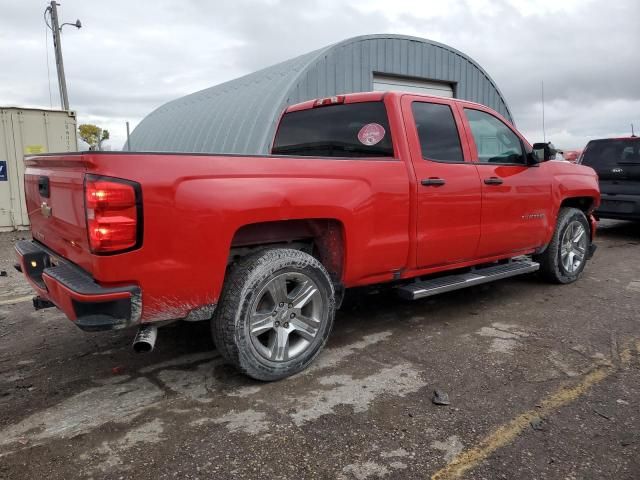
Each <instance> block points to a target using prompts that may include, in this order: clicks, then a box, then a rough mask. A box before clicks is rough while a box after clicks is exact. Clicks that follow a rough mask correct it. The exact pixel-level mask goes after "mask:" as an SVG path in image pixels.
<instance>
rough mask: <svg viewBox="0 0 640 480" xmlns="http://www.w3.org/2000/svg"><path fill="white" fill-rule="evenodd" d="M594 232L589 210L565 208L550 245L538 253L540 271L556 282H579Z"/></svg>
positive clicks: (562, 210) (536, 258) (535, 256)
mask: <svg viewBox="0 0 640 480" xmlns="http://www.w3.org/2000/svg"><path fill="white" fill-rule="evenodd" d="M590 246H591V234H590V227H589V222H588V221H587V217H586V216H585V214H584V213H583V212H582V211H581V210H578V209H577V208H562V209H560V212H559V214H558V222H557V224H556V229H555V231H554V232H553V237H552V238H551V242H550V243H549V245H548V246H547V249H546V250H545V251H544V252H543V253H541V254H539V255H534V257H533V259H534V260H535V261H537V262H539V263H540V274H541V275H542V277H543V278H544V279H545V280H548V281H551V282H553V283H572V282H575V281H576V280H577V279H578V277H579V276H580V274H581V273H582V271H583V270H584V267H585V265H586V263H587V260H588V257H589V248H590Z"/></svg>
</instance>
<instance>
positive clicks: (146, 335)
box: [133, 325, 158, 353]
mask: <svg viewBox="0 0 640 480" xmlns="http://www.w3.org/2000/svg"><path fill="white" fill-rule="evenodd" d="M157 337H158V328H157V327H154V326H152V325H144V326H142V327H140V330H138V333H137V334H136V336H135V338H134V339H133V350H134V352H137V353H149V352H151V351H153V347H155V345H156V338H157Z"/></svg>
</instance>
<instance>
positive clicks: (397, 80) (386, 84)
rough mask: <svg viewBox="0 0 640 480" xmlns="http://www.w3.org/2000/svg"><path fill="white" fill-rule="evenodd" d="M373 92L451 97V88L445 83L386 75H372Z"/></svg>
mask: <svg viewBox="0 0 640 480" xmlns="http://www.w3.org/2000/svg"><path fill="white" fill-rule="evenodd" d="M373 91H374V92H384V91H396V92H413V93H422V94H425V95H436V96H438V97H447V98H452V97H453V86H452V85H451V84H450V83H445V82H432V81H430V80H415V79H413V78H402V77H389V76H386V75H376V74H374V75H373Z"/></svg>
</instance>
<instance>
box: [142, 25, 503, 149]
mask: <svg viewBox="0 0 640 480" xmlns="http://www.w3.org/2000/svg"><path fill="white" fill-rule="evenodd" d="M373 72H376V73H381V74H390V75H400V76H406V77H414V78H425V79H429V80H440V81H444V82H450V83H452V84H454V91H455V97H456V98H462V99H465V100H471V101H474V102H478V103H482V104H484V105H487V106H489V107H491V108H493V109H494V110H496V111H498V112H500V113H501V114H502V115H504V116H505V117H506V118H508V119H510V120H512V117H511V112H510V111H509V108H508V106H507V104H506V102H505V100H504V98H503V97H502V94H501V93H500V90H499V89H498V87H497V86H496V84H495V83H494V82H493V80H491V78H490V77H489V75H488V74H487V73H486V72H485V71H484V70H483V69H482V68H481V67H480V66H479V65H478V64H477V63H476V62H474V61H473V60H472V59H471V58H469V57H467V56H466V55H464V54H463V53H461V52H459V51H457V50H455V49H453V48H451V47H449V46H447V45H443V44H440V43H437V42H433V41H430V40H426V39H423V38H417V37H409V36H403V35H366V36H361V37H354V38H350V39H348V40H344V41H342V42H340V43H337V44H334V45H329V46H327V47H325V48H321V49H319V50H315V51H313V52H310V53H307V54H305V55H301V56H299V57H296V58H292V59H290V60H287V61H285V62H282V63H278V64H277V65H273V66H271V67H268V68H265V69H263V70H259V71H257V72H254V73H251V74H249V75H245V76H244V77H240V78H237V79H235V80H231V81H229V82H226V83H222V84H220V85H216V86H214V87H211V88H207V89H205V90H201V91H199V92H195V93H192V94H190V95H187V96H185V97H182V98H178V99H176V100H173V101H171V102H169V103H166V104H165V105H162V106H161V107H159V108H158V109H156V110H154V111H153V112H151V113H150V114H149V115H148V116H146V117H145V118H144V119H143V120H142V121H141V122H140V124H139V125H138V126H137V127H136V128H135V130H134V131H133V132H132V133H131V150H137V151H174V152H199V153H205V152H211V153H245V154H261V153H267V152H268V149H269V146H270V143H271V140H272V138H273V135H274V133H275V128H276V123H277V121H278V118H279V116H280V113H281V112H282V110H283V109H284V108H285V107H286V106H287V105H291V104H294V103H299V102H301V101H304V100H309V99H312V98H318V97H327V96H331V95H336V94H338V93H352V92H362V91H370V90H372V89H373Z"/></svg>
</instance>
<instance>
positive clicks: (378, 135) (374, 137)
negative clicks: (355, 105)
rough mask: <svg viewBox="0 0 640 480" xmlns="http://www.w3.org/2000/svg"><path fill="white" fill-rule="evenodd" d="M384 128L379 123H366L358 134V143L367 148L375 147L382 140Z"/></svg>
mask: <svg viewBox="0 0 640 480" xmlns="http://www.w3.org/2000/svg"><path fill="white" fill-rule="evenodd" d="M385 133H386V132H385V131H384V127H383V126H382V125H380V124H379V123H367V124H366V125H365V126H364V127H362V128H361V129H360V131H359V132H358V140H360V143H362V144H363V145H367V146H369V147H370V146H372V145H375V144H376V143H378V142H380V140H382V139H383V138H384V134H385Z"/></svg>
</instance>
